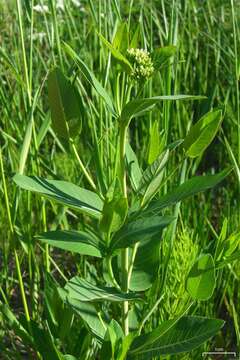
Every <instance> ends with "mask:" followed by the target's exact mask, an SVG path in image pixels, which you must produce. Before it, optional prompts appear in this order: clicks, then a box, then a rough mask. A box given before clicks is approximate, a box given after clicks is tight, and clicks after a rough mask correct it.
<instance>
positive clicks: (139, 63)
mask: <svg viewBox="0 0 240 360" xmlns="http://www.w3.org/2000/svg"><path fill="white" fill-rule="evenodd" d="M127 55H128V59H129V61H130V63H131V64H132V66H133V70H132V73H131V76H132V78H134V79H135V80H143V79H147V78H149V77H151V76H152V74H153V72H154V67H153V63H152V60H151V57H150V54H149V52H148V51H146V50H143V49H134V48H131V49H128V50H127Z"/></svg>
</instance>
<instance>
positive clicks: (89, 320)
mask: <svg viewBox="0 0 240 360" xmlns="http://www.w3.org/2000/svg"><path fill="white" fill-rule="evenodd" d="M58 290H59V295H60V297H61V298H62V300H63V301H64V303H66V304H67V305H68V306H69V307H70V308H71V309H72V311H74V312H75V313H76V314H77V315H78V316H80V317H81V318H82V319H83V321H84V323H85V325H86V327H87V328H88V329H89V330H90V331H91V333H92V334H93V335H94V336H95V337H96V338H97V339H98V340H99V341H103V339H104V336H105V333H106V329H107V326H106V325H105V323H104V322H103V320H102V319H101V318H100V316H99V314H98V312H97V310H96V308H95V306H94V305H93V304H91V303H89V302H82V301H79V300H75V299H72V298H71V297H70V296H67V295H66V291H64V289H61V288H59V289H58Z"/></svg>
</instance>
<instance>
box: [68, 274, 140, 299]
mask: <svg viewBox="0 0 240 360" xmlns="http://www.w3.org/2000/svg"><path fill="white" fill-rule="evenodd" d="M65 290H66V291H67V296H68V297H70V298H72V299H76V300H79V301H83V302H88V301H126V300H127V301H131V300H141V297H140V296H139V295H138V294H135V293H131V292H129V293H123V292H121V291H119V290H117V289H116V288H114V287H106V286H96V285H94V284H92V283H90V282H89V281H87V280H85V279H81V278H80V277H78V276H75V277H73V278H72V279H71V280H69V281H68V282H67V284H66V285H65Z"/></svg>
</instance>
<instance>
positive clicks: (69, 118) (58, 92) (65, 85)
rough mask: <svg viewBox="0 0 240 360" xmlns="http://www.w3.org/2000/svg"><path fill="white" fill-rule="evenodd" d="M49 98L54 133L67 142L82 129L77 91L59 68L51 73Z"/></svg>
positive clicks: (49, 77)
mask: <svg viewBox="0 0 240 360" xmlns="http://www.w3.org/2000/svg"><path fill="white" fill-rule="evenodd" d="M48 96H49V103H50V109H51V115H52V125H53V129H54V131H55V132H56V133H57V135H58V136H59V137H61V138H63V139H65V140H68V139H69V137H74V136H76V135H77V134H78V133H79V131H80V128H81V114H80V107H79V101H78V95H77V90H76V88H75V87H74V85H72V84H71V82H70V81H69V80H68V79H67V78H66V77H65V76H64V75H63V73H62V72H61V70H60V69H58V68H55V69H53V70H52V71H51V72H50V73H49V76H48Z"/></svg>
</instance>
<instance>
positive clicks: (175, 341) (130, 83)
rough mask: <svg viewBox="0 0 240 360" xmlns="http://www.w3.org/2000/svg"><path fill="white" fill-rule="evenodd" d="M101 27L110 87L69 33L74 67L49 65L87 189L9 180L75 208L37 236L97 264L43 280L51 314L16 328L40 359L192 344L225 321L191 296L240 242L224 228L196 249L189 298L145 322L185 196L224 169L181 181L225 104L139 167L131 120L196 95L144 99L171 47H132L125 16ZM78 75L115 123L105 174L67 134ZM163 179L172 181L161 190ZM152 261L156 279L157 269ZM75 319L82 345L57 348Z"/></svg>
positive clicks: (141, 355) (168, 350) (61, 120)
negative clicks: (109, 30) (69, 223)
mask: <svg viewBox="0 0 240 360" xmlns="http://www.w3.org/2000/svg"><path fill="white" fill-rule="evenodd" d="M98 37H99V39H100V41H101V43H102V45H103V47H104V48H105V49H107V51H109V54H111V61H112V64H113V65H114V69H115V70H116V71H117V81H116V86H115V87H114V89H112V91H111V93H110V92H107V91H106V90H105V88H104V87H103V86H102V85H101V83H100V82H99V81H98V80H97V78H96V77H95V75H94V73H93V72H92V71H90V69H89V68H88V66H87V65H86V64H85V62H84V61H83V60H82V59H81V58H80V57H79V55H78V54H77V53H76V52H75V51H74V50H73V49H72V48H71V47H70V46H69V45H68V44H66V43H64V44H63V45H62V46H63V49H64V51H65V53H66V55H67V56H68V57H69V59H70V60H71V61H72V64H73V65H72V68H71V71H72V73H71V71H70V72H68V75H69V74H72V75H70V77H69V76H66V74H65V73H64V71H63V69H62V68H59V67H54V68H53V69H52V70H51V71H50V72H49V75H48V94H49V104H50V110H51V119H52V128H53V130H54V131H55V133H56V135H57V136H58V138H59V140H60V141H61V142H62V143H63V144H64V146H66V147H67V149H69V151H70V149H71V150H72V151H73V152H74V154H75V156H76V157H77V159H78V164H79V171H80V174H82V175H83V176H84V182H85V183H86V184H87V188H83V187H79V186H77V185H75V184H72V183H70V182H68V181H62V180H52V179H45V178H41V177H38V176H25V175H23V174H16V175H15V176H14V182H15V183H16V184H17V185H18V186H19V187H21V188H22V189H25V190H28V191H32V192H36V193H38V194H39V195H41V196H43V197H45V198H47V199H49V200H51V201H53V202H57V203H59V204H61V205H64V206H65V207H68V208H70V209H72V210H73V211H74V212H75V213H76V215H77V216H78V214H79V215H81V214H82V215H83V216H82V215H81V216H79V221H80V222H81V230H79V231H76V230H67V229H66V230H55V231H47V232H44V233H41V234H36V238H37V239H38V240H39V241H40V242H41V243H44V244H47V246H50V247H57V248H60V249H63V250H65V251H70V252H73V253H77V254H80V255H81V256H82V257H88V258H89V257H93V258H94V259H93V264H96V268H95V271H98V272H101V275H99V276H97V277H95V278H94V277H91V276H89V275H88V274H86V277H83V276H79V275H77V274H76V275H75V276H74V277H72V278H70V279H66V278H65V284H60V283H59V281H58V280H57V279H55V278H54V276H53V275H51V274H50V273H48V274H47V275H46V276H45V289H44V297H45V303H46V309H47V310H46V311H47V313H48V315H49V316H48V320H47V323H46V324H45V325H41V327H39V326H37V325H36V323H34V321H33V320H30V321H29V324H28V325H29V326H28V327H25V328H24V326H23V325H21V336H22V338H23V339H24V341H26V342H28V343H29V344H30V345H31V346H32V347H33V349H34V350H35V351H36V353H37V354H38V356H39V357H40V358H41V356H43V358H44V359H47V360H48V359H49V360H50V359H51V360H53V359H68V360H70V359H71V360H76V359H77V358H79V359H83V358H84V359H101V360H108V359H109V360H110V359H114V360H124V359H128V360H135V359H136V360H137V359H138V360H145V359H146V360H148V359H155V358H156V359H158V358H160V356H166V355H171V354H178V353H182V352H190V351H191V350H193V349H195V348H196V347H198V346H200V345H201V344H203V343H205V342H206V341H207V340H208V339H210V338H211V337H213V336H214V335H216V334H217V333H218V332H219V330H220V329H221V328H222V326H223V325H224V321H223V320H220V319H212V318H206V317H202V316H196V315H194V316H193V315H191V306H192V305H193V304H194V303H195V302H196V301H200V300H201V301H205V300H208V299H209V298H210V297H211V296H212V295H213V292H214V287H215V281H216V272H217V271H218V269H219V268H221V267H222V266H224V265H225V264H227V263H228V262H229V261H232V260H233V259H234V258H235V257H236V256H235V255H234V254H235V253H234V252H235V251H237V249H233V251H232V252H229V247H228V246H226V241H227V240H226V239H223V238H222V239H221V238H220V240H219V243H218V246H217V248H216V251H215V253H213V252H212V251H210V250H209V249H208V250H206V251H205V250H204V249H203V251H202V252H201V254H199V257H198V258H197V259H196V260H195V263H193V265H192V268H191V270H190V272H189V274H188V276H187V279H186V283H185V285H184V286H185V289H186V292H187V293H188V298H189V301H187V303H186V304H185V305H186V306H185V307H184V308H183V309H182V310H181V312H180V314H179V315H178V316H177V317H175V318H170V319H167V320H166V321H162V322H161V323H160V324H158V326H156V327H155V328H150V327H148V326H146V325H147V324H148V322H149V320H150V319H151V317H152V316H153V314H154V312H155V311H156V310H157V308H158V307H159V306H161V302H162V301H164V298H163V299H162V297H161V292H163V291H164V286H165V281H164V279H166V274H167V271H168V265H169V259H170V257H171V252H172V250H173V242H174V228H175V227H176V223H177V217H178V211H177V210H178V209H179V206H180V203H181V201H183V200H184V199H186V198H188V197H191V196H193V195H195V194H197V193H199V192H202V191H205V190H208V189H211V188H213V187H214V186H216V185H217V184H219V183H220V182H221V181H222V180H223V179H224V178H225V177H226V176H227V175H228V174H229V173H230V171H231V169H224V170H222V171H221V172H220V173H217V174H211V175H204V176H195V177H192V178H190V179H186V174H187V166H188V159H189V158H190V159H193V158H197V157H199V156H201V155H202V153H203V152H204V150H205V149H206V148H207V147H208V145H209V144H210V143H211V142H212V140H213V139H214V137H215V136H216V134H217V131H218V129H219V127H220V126H221V122H222V110H221V109H219V108H216V109H212V110H211V111H210V112H208V113H206V114H205V115H204V116H203V117H202V118H200V119H199V120H198V121H197V122H196V123H195V124H194V125H192V126H191V127H190V129H189V131H188V133H187V135H186V137H185V139H179V140H178V141H175V142H174V143H170V144H167V143H165V144H164V146H163V148H162V149H161V151H160V153H157V154H156V155H155V156H154V158H151V161H150V163H149V164H148V166H146V168H144V169H143V168H142V167H141V166H140V163H139V161H138V155H137V153H136V152H135V151H134V149H136V146H135V144H134V143H133V141H132V140H131V136H130V132H129V129H130V126H131V123H132V122H140V121H141V119H143V118H144V115H145V114H146V113H147V112H154V111H155V108H156V106H158V104H159V103H162V102H169V101H170V102H175V101H193V100H196V101H200V100H201V99H202V98H203V97H202V96H195V95H181V94H178V95H164V94H160V95H159V96H154V97H148V98H144V96H143V94H144V91H143V89H144V86H145V85H146V84H147V82H148V81H149V79H151V81H152V82H154V77H155V74H157V72H158V71H159V69H160V70H161V68H162V67H163V66H169V62H170V61H171V59H172V58H173V57H174V54H175V51H176V48H175V47H174V46H166V47H162V48H160V49H156V50H155V51H153V52H148V51H147V50H146V49H142V48H140V46H139V42H140V41H139V37H140V32H139V29H137V30H136V32H135V33H133V35H132V36H131V37H130V35H129V32H128V30H127V25H126V24H121V25H120V26H119V28H118V30H117V32H116V35H115V37H114V39H113V41H112V42H111V43H110V42H109V41H108V40H107V39H105V38H104V37H103V36H102V35H101V34H98ZM109 59H110V55H109ZM78 77H81V78H82V79H83V80H84V81H86V83H87V84H88V85H89V87H90V88H91V89H92V90H93V91H94V93H95V94H97V95H98V96H99V99H100V100H99V101H101V102H102V103H103V104H105V105H106V109H107V112H108V116H110V117H111V118H112V119H113V120H112V123H113V124H114V128H115V129H116V134H117V141H116V147H115V148H114V160H115V161H114V172H113V175H112V177H111V178H109V179H108V181H107V182H106V181H105V182H103V181H102V179H99V176H100V174H99V173H98V172H97V171H96V172H95V173H94V176H93V174H92V173H91V171H90V170H89V169H88V167H87V166H86V165H85V164H84V162H83V160H82V158H81V157H80V156H79V154H78V151H77V147H76V143H75V142H76V141H75V138H76V136H77V135H79V134H80V132H81V106H80V94H79V92H78V89H77V86H76V80H77V78H78ZM86 89H87V88H86ZM86 91H87V90H86ZM89 96H90V95H89ZM154 136H155V137H159V136H160V134H158V133H156V134H154ZM155 150H156V149H155ZM176 150H178V157H179V156H181V157H182V159H181V160H180V162H179V164H180V167H182V175H183V176H182V178H181V183H180V185H179V186H177V187H174V186H173V187H172V186H170V187H168V186H166V184H167V182H168V184H169V182H171V181H172V180H173V177H171V176H167V175H169V174H168V173H167V166H168V162H169V159H170V158H171V157H172V156H175V153H176ZM155 152H156V151H155ZM106 171H107V169H106ZM168 188H169V189H171V190H169V191H167V190H166V189H168ZM172 207H174V211H173V212H172V215H171V209H172ZM168 208H169V209H168ZM167 209H168V210H167ZM171 230H172V235H173V236H170V237H169V243H168V250H167V252H166V253H163V252H161V251H160V250H161V246H162V242H163V238H164V236H165V234H166V233H168V234H169V232H170V234H171ZM179 266H180V264H179ZM160 267H161V274H163V276H162V277H160V276H159V269H160ZM96 269H97V270H96ZM96 279H97V280H96ZM154 292H157V293H160V295H159V297H158V298H157V299H156V301H155V302H154V303H151V306H146V304H147V303H148V302H149V297H151V296H152V294H153V293H154ZM76 319H81V321H82V322H83V324H84V330H81V331H82V332H81V336H80V338H81V339H85V340H84V341H82V340H80V338H79V340H78V347H79V349H80V350H79V351H78V355H76V352H75V353H73V354H68V353H66V352H65V350H64V349H65V347H64V344H65V342H66V338H67V337H68V336H69V334H73V333H74V334H76V331H77V329H76V326H74V323H75V321H76ZM133 319H134V320H133ZM86 334H87V336H86ZM39 336H40V337H41V336H42V338H43V339H44V340H43V341H45V342H46V343H47V344H48V347H49V351H48V352H45V353H43V352H42V350H41V346H42V344H40V341H39ZM71 336H72V337H73V335H71ZM74 336H75V335H74ZM36 338H38V340H36ZM86 339H87V340H86ZM66 351H67V350H66Z"/></svg>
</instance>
